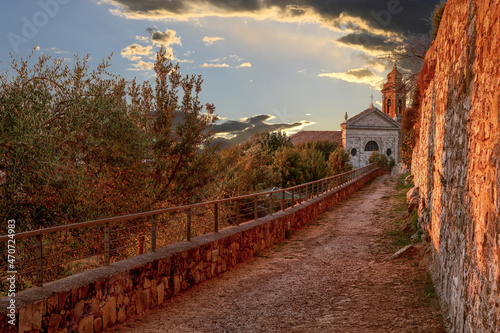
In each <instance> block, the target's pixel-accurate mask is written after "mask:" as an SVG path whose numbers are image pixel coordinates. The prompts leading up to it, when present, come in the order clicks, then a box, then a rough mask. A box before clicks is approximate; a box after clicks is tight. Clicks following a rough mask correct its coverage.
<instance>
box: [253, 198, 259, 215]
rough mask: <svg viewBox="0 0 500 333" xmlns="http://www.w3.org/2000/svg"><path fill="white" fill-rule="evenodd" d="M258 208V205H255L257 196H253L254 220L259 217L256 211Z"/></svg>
mask: <svg viewBox="0 0 500 333" xmlns="http://www.w3.org/2000/svg"><path fill="white" fill-rule="evenodd" d="M258 208H259V207H258V205H257V196H254V197H253V219H254V220H257V218H258V217H259V215H258V211H257V209H258Z"/></svg>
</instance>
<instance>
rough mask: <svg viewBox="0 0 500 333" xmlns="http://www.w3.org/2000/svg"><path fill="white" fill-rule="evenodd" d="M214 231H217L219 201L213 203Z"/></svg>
mask: <svg viewBox="0 0 500 333" xmlns="http://www.w3.org/2000/svg"><path fill="white" fill-rule="evenodd" d="M214 232H219V203H217V202H216V203H215V204H214Z"/></svg>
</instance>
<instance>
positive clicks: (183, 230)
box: [0, 164, 380, 287]
mask: <svg viewBox="0 0 500 333" xmlns="http://www.w3.org/2000/svg"><path fill="white" fill-rule="evenodd" d="M379 167H380V165H378V164H370V165H367V166H365V167H362V168H359V169H356V170H351V171H348V172H344V173H341V174H338V175H335V176H330V177H327V178H323V179H320V180H316V181H312V182H308V183H304V184H301V185H296V186H292V187H288V188H285V189H279V190H274V191H266V192H260V193H253V194H247V195H242V196H238V197H232V198H225V199H220V200H213V201H208V202H202V203H196V204H191V205H184V206H177V207H169V208H164V209H158V210H154V211H147V212H142V213H135V214H129V215H122V216H115V217H109V218H103V219H98V220H92V221H85V222H80V223H72V224H67V225H61V226H55V227H49V228H43V229H38V230H31V231H25V232H20V233H17V234H15V235H2V236H0V244H1V243H8V241H9V240H12V239H15V240H16V241H17V246H16V247H17V249H16V261H17V263H16V264H17V265H18V266H19V265H20V266H23V265H24V266H23V269H18V271H20V273H19V274H20V275H25V276H28V278H27V281H28V282H26V281H25V282H26V283H25V285H26V286H27V287H29V286H31V285H33V281H35V282H36V285H38V286H42V285H43V283H44V282H47V281H50V280H53V279H51V278H50V277H47V276H44V273H46V274H48V272H44V271H45V270H46V268H48V267H51V268H53V267H54V265H56V266H57V263H60V262H63V263H66V264H68V263H72V262H75V261H80V260H89V259H88V258H92V257H97V258H95V262H93V263H92V265H93V266H94V267H98V266H101V265H109V263H110V262H111V261H117V260H121V259H123V257H131V256H134V254H133V253H132V252H133V248H134V247H135V246H137V247H138V254H141V253H143V252H144V248H145V245H148V247H150V250H151V251H152V252H155V251H156V249H157V248H159V247H162V246H166V245H169V244H173V243H175V242H178V241H182V240H188V241H189V240H191V238H192V237H196V236H198V235H202V234H206V233H207V232H218V231H219V229H220V227H221V226H222V227H228V226H231V225H239V224H240V223H242V222H248V221H251V220H254V219H256V218H257V217H259V216H260V215H272V214H274V213H275V212H276V211H280V210H285V209H287V208H289V207H293V206H295V205H296V204H300V203H302V202H304V201H307V200H308V199H309V198H313V197H315V196H318V195H320V194H322V193H325V192H328V191H331V190H332V189H334V188H338V187H340V186H343V185H345V184H347V183H349V182H351V181H353V180H355V179H358V178H359V177H360V176H362V175H365V174H367V173H368V172H370V171H372V170H375V169H377V168H379ZM285 192H290V193H291V198H286V196H285ZM280 193H281V196H279V194H280ZM275 194H278V198H273V196H275ZM169 214H171V215H174V216H173V217H170V216H169ZM179 214H181V215H185V216H184V217H182V216H179ZM144 219H146V220H145V221H142V220H144ZM137 220H141V223H140V224H139V225H137V223H132V222H133V221H137ZM183 221H184V222H183ZM118 225H120V226H121V227H120V228H118ZM84 228H87V233H85V235H87V234H88V233H91V234H93V235H94V238H95V239H93V240H92V239H88V237H87V238H85V237H82V236H81V235H76V236H75V235H74V234H72V233H78V232H80V230H83V229H84ZM92 228H97V230H94V229H92ZM136 228H139V231H138V232H137V231H134V229H136ZM144 228H147V230H149V231H146V232H144V231H145V230H146V229H144ZM200 229H201V230H200ZM58 233H65V234H64V235H61V236H63V237H61V236H58V235H57V234H58ZM113 234H117V235H113ZM118 234H119V235H118ZM51 238H52V239H51ZM136 238H137V240H136ZM47 239H48V240H49V242H47ZM44 241H45V242H44ZM85 241H88V244H86V243H85ZM82 242H83V244H82ZM114 243H118V244H117V245H113V244H114ZM77 245H78V246H77ZM72 246H73V248H72ZM82 247H85V248H86V249H88V250H89V251H90V253H80V251H81V249H82ZM5 248H7V246H5ZM75 248H76V249H75ZM77 250H80V251H77ZM71 251H74V252H77V253H74V254H73V255H71ZM113 251H115V252H114V253H117V257H111V252H113ZM127 251H128V252H127ZM2 255H3V256H6V253H0V256H2ZM135 255H137V253H136V254H135ZM58 256H60V258H59V261H58V259H57V257H58ZM9 258H10V257H9ZM50 260H53V262H48V261H50ZM5 262H7V260H3V261H2V262H0V265H2V264H3V263H5ZM32 262H35V264H34V265H31V266H30V263H32ZM54 262H55V264H54ZM51 264H52V265H51ZM84 264H87V266H91V267H92V265H90V264H89V263H84ZM96 265H97V266H96ZM2 267H3V268H6V267H7V265H4V266H0V269H1V268H2ZM74 268H75V267H71V269H69V268H67V267H62V268H61V270H62V272H61V274H66V271H65V269H66V270H71V271H73V269H74ZM75 269H76V268H75ZM6 271H8V270H7V269H3V274H4V278H5V272H6ZM33 273H34V274H35V275H36V276H35V277H33V276H31V275H33ZM46 274H45V275H46ZM55 275H57V274H55ZM57 278H59V277H57V276H55V278H54V279H57ZM29 281H31V282H29Z"/></svg>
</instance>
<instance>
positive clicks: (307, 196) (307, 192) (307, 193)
mask: <svg viewBox="0 0 500 333" xmlns="http://www.w3.org/2000/svg"><path fill="white" fill-rule="evenodd" d="M308 187H309V185H306V201H307V200H308V199H309V191H308Z"/></svg>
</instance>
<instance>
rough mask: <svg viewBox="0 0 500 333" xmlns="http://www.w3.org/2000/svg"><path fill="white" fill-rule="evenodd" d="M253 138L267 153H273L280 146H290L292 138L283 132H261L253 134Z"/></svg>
mask: <svg viewBox="0 0 500 333" xmlns="http://www.w3.org/2000/svg"><path fill="white" fill-rule="evenodd" d="M254 140H256V141H257V142H258V144H259V145H260V146H261V149H262V150H264V151H266V152H267V153H271V154H272V153H274V152H275V151H276V150H278V149H279V148H281V147H292V140H291V139H290V137H288V136H287V135H286V133H285V132H281V131H277V132H271V133H270V132H267V131H264V132H261V133H257V134H256V135H255V138H254Z"/></svg>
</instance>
